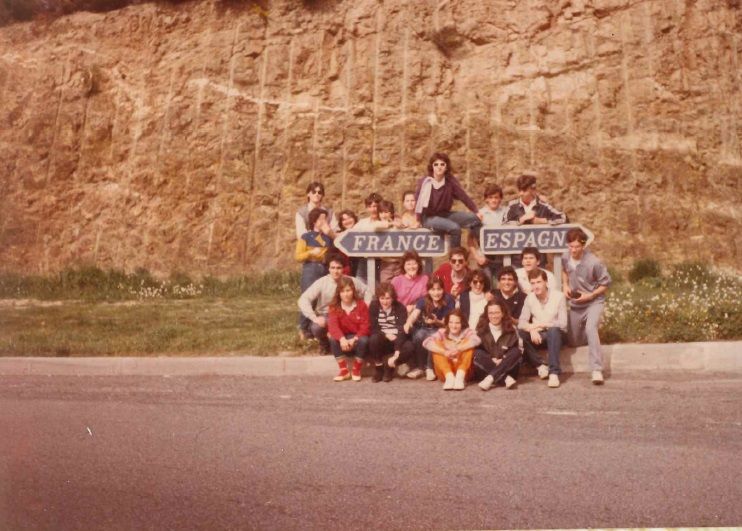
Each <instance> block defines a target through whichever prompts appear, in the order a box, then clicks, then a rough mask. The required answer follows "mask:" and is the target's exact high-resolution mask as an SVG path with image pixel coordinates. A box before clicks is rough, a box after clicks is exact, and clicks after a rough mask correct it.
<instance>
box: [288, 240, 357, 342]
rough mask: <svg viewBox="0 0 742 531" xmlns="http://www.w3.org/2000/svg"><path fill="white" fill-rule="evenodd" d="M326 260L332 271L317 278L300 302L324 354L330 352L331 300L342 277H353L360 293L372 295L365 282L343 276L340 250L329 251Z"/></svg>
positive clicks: (302, 311) (300, 298)
mask: <svg viewBox="0 0 742 531" xmlns="http://www.w3.org/2000/svg"><path fill="white" fill-rule="evenodd" d="M325 261H326V263H327V268H328V270H329V271H330V273H329V274H328V275H325V276H324V277H322V278H319V279H317V280H315V281H314V283H313V284H312V285H311V286H309V287H308V288H307V290H306V291H305V292H304V293H302V294H301V296H300V297H299V301H298V304H299V309H300V310H301V313H302V314H303V315H304V316H305V317H306V318H307V319H309V320H310V321H311V323H310V326H309V331H310V333H311V334H312V336H313V337H314V338H315V339H317V340H318V341H319V344H320V350H321V352H322V354H329V353H330V343H329V342H328V340H327V311H328V305H329V304H330V301H331V300H332V299H333V297H334V296H335V293H336V291H337V286H338V282H339V281H340V279H342V278H347V279H351V280H352V281H353V283H354V284H355V288H356V291H357V292H358V293H359V294H360V295H363V296H364V298H365V299H366V300H371V297H370V294H369V293H368V292H367V290H366V285H365V284H364V283H363V282H361V281H360V280H358V279H355V278H351V277H344V276H343V267H344V266H345V260H344V259H343V256H342V255H341V254H340V253H339V252H337V251H335V252H328V253H327V256H326V257H325Z"/></svg>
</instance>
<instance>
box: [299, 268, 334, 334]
mask: <svg viewBox="0 0 742 531" xmlns="http://www.w3.org/2000/svg"><path fill="white" fill-rule="evenodd" d="M326 274H327V267H326V266H325V264H322V263H320V262H304V263H303V264H302V266H301V280H300V281H299V287H300V288H301V292H302V293H304V292H305V291H307V288H309V286H311V285H312V284H313V283H314V281H315V280H317V279H319V278H322V277H323V276H325V275H326ZM311 322H312V321H310V320H309V319H307V318H306V317H304V315H302V313H301V312H299V330H303V331H304V332H309V325H310V324H311Z"/></svg>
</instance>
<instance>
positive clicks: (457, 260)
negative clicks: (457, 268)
mask: <svg viewBox="0 0 742 531" xmlns="http://www.w3.org/2000/svg"><path fill="white" fill-rule="evenodd" d="M451 263H452V264H463V263H464V259H463V258H451Z"/></svg>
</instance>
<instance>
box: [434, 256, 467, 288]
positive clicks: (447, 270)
mask: <svg viewBox="0 0 742 531" xmlns="http://www.w3.org/2000/svg"><path fill="white" fill-rule="evenodd" d="M451 271H452V268H451V264H450V263H449V262H444V263H442V264H441V266H440V267H439V268H438V269H436V270H435V273H433V276H434V277H440V279H441V280H442V281H443V290H444V291H445V292H446V293H448V294H450V293H451V290H452V289H453V285H454V283H453V279H451ZM464 271H465V272H466V276H465V277H464V280H463V281H462V282H459V283H458V285H459V293H463V292H465V291H467V290H468V289H469V283H468V282H467V279H468V278H469V268H468V267H467V268H465V269H464Z"/></svg>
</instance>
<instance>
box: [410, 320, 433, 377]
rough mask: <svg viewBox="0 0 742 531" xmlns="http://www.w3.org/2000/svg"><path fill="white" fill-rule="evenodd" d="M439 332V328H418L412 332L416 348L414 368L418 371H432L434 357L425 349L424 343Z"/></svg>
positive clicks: (413, 343)
mask: <svg viewBox="0 0 742 531" xmlns="http://www.w3.org/2000/svg"><path fill="white" fill-rule="evenodd" d="M437 331H438V329H437V328H425V327H417V328H415V329H414V330H413V331H412V345H413V346H414V348H415V358H414V362H413V363H414V367H413V368H418V369H432V368H433V357H432V356H431V355H430V353H429V352H428V350H427V349H426V348H425V347H423V341H425V340H426V339H428V337H430V336H432V335H433V334H435V333H436V332H437Z"/></svg>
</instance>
